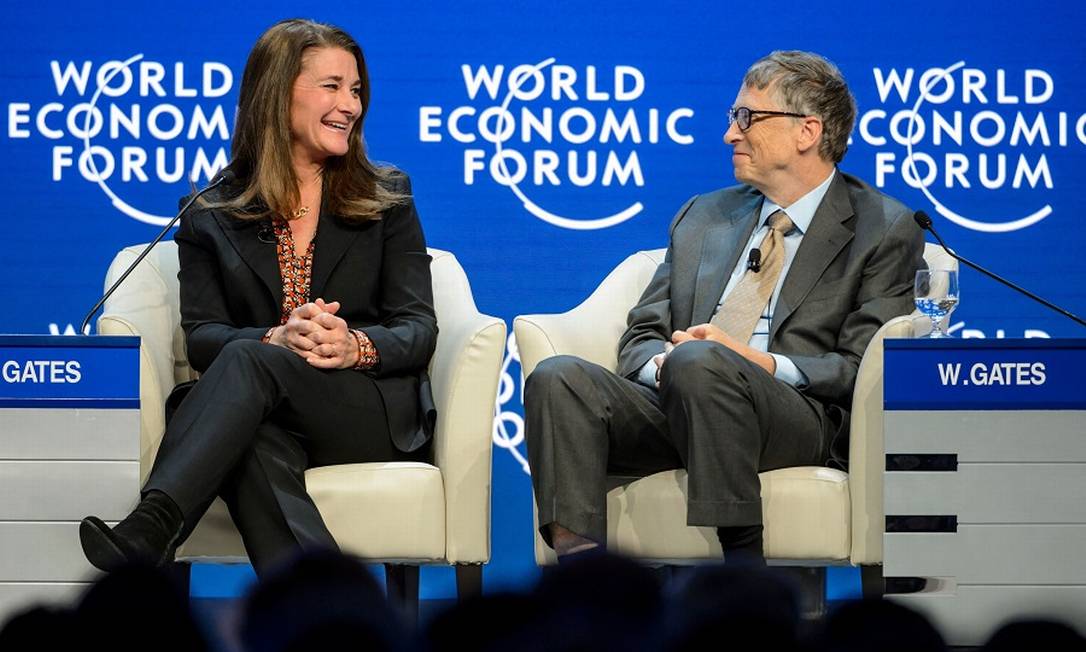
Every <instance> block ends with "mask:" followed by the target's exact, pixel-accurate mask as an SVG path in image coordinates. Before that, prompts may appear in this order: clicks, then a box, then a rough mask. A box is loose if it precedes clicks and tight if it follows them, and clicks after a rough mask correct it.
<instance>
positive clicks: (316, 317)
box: [268, 299, 358, 369]
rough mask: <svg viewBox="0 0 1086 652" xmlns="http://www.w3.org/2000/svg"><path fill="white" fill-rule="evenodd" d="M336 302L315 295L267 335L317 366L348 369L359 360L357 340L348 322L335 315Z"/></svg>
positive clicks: (270, 339)
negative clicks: (317, 297) (325, 300)
mask: <svg viewBox="0 0 1086 652" xmlns="http://www.w3.org/2000/svg"><path fill="white" fill-rule="evenodd" d="M339 307H340V306H339V302H338V301H333V302H331V303H325V302H324V299H317V300H316V301H313V302H312V303H306V304H303V305H300V306H298V307H297V308H295V309H294V310H293V311H292V312H291V313H290V318H289V319H287V323H285V324H283V325H282V326H277V327H276V328H275V329H274V330H273V331H272V334H271V337H270V338H269V339H268V342H269V343H270V344H275V345H276V346H281V347H284V348H287V349H290V350H291V351H294V352H295V353H297V354H298V355H300V356H302V358H304V359H305V361H306V362H308V363H309V364H311V365H313V366H314V367H317V368H319V369H348V368H351V367H354V366H355V365H356V364H358V342H357V341H356V340H355V338H354V335H352V334H351V331H350V329H348V328H347V322H346V321H344V320H343V319H341V318H339V317H337V316H336V313H337V312H339Z"/></svg>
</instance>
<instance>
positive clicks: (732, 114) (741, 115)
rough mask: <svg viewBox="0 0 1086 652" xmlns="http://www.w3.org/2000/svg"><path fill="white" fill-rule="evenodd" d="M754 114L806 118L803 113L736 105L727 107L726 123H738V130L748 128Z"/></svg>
mask: <svg viewBox="0 0 1086 652" xmlns="http://www.w3.org/2000/svg"><path fill="white" fill-rule="evenodd" d="M756 115H766V116H770V117H773V116H788V117H790V118H806V117H807V115H806V114H803V113H791V112H789V111H756V110H754V109H748V108H747V107H745V106H737V107H735V108H734V109H728V124H729V125H731V123H733V122H738V123H739V130H740V131H746V130H747V129H750V125H751V121H752V120H753V119H754V116H756Z"/></svg>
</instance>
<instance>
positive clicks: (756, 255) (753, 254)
mask: <svg viewBox="0 0 1086 652" xmlns="http://www.w3.org/2000/svg"><path fill="white" fill-rule="evenodd" d="M747 269H749V270H750V271H752V272H754V273H755V274H757V273H758V272H760V271H762V250H761V249H759V248H758V247H755V248H753V249H751V250H750V254H749V255H748V256H747Z"/></svg>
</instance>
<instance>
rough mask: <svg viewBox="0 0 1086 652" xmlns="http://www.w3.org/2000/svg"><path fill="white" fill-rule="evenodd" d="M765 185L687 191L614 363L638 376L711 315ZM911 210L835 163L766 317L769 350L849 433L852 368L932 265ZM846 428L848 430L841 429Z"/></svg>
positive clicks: (906, 305) (903, 310)
mask: <svg viewBox="0 0 1086 652" xmlns="http://www.w3.org/2000/svg"><path fill="white" fill-rule="evenodd" d="M762 201H763V195H762V194H761V193H760V192H759V191H757V190H755V189H754V188H751V187H750V186H745V185H740V186H733V187H730V188H724V189H722V190H717V191H715V192H711V193H708V194H705V195H698V196H695V197H693V198H692V199H690V200H689V201H688V202H687V203H686V204H685V205H683V207H682V208H681V209H680V210H679V212H678V214H677V215H676V216H675V218H674V220H673V221H672V223H671V227H670V230H669V236H670V241H669V244H668V250H667V255H666V257H665V259H664V262H663V263H661V264H660V266H659V268H658V269H657V270H656V273H655V275H654V276H653V278H652V280H651V281H650V283H649V285H648V287H647V288H646V289H645V292H644V294H643V295H642V296H641V299H640V301H639V302H638V303H637V305H636V306H634V307H633V309H631V310H630V313H629V316H628V319H627V330H626V333H625V334H624V335H623V336H622V339H621V340H620V342H619V355H618V373H619V375H621V376H625V377H627V378H630V379H636V376H637V374H638V372H639V371H640V369H641V368H642V367H643V366H644V365H645V363H647V362H648V361H649V359H650V358H652V356H654V355H656V354H658V353H661V352H663V350H664V343H665V342H666V341H667V340H670V338H671V333H672V332H673V331H676V330H685V329H686V328H689V327H690V326H693V325H697V324H703V323H706V322H708V321H709V320H710V318H711V317H712V315H713V311H714V310H716V306H717V303H718V302H719V300H720V296H721V294H722V293H723V291H724V286H725V284H726V283H727V281H728V278H729V276H730V275H731V273H732V270H733V269H734V268H735V265H736V263H737V262H738V260H739V256H740V255H741V254H742V253H743V249H744V247H745V245H746V243H747V241H748V240H749V239H750V235H751V233H752V232H753V231H754V227H755V225H756V222H757V219H758V215H759V209H760V208H761V205H762ZM923 253H924V238H923V234H922V232H921V230H920V228H919V227H918V226H917V225H916V223H915V222H914V221H913V213H912V212H911V211H910V210H909V209H907V208H906V207H905V206H904V205H902V204H901V203H900V202H898V201H896V200H894V199H892V198H890V197H888V196H886V195H884V194H882V193H881V192H879V191H878V190H875V189H874V188H872V187H871V186H869V185H867V184H866V183H864V182H863V181H860V180H859V179H857V178H855V177H852V176H849V175H846V174H843V173H841V172H840V171H838V172H837V175H836V178H835V179H834V180H833V182H832V183H831V184H830V187H829V189H828V190H827V192H826V195H825V197H824V198H823V200H822V203H821V204H820V205H819V207H818V210H817V211H816V212H815V215H814V218H813V219H812V220H811V224H810V226H809V228H808V229H807V232H806V233H805V234H804V236H803V240H802V241H801V243H800V246H799V249H798V251H797V252H796V255H795V258H794V259H793V261H792V265H791V267H790V268H789V270H788V275H787V277H786V278H785V279H784V283H783V285H782V287H781V291H780V295H779V297H778V300H777V304H776V308H775V310H774V314H773V320H772V323H771V324H770V332H769V351H770V352H772V353H779V354H781V355H785V356H788V357H789V358H790V359H791V360H792V361H793V362H794V363H795V365H796V367H798V368H799V370H800V371H802V372H803V374H804V375H805V376H806V377H807V380H808V384H807V385H806V386H804V387H801V388H800V389H801V391H803V392H804V393H805V394H807V395H808V396H810V397H812V398H814V399H817V400H819V401H821V402H822V403H823V404H824V405H825V406H826V407H827V410H828V411H829V413H830V414H831V418H833V419H834V420H835V421H836V422H837V425H838V429H839V430H838V437H836V438H835V442H834V448H835V449H838V447H839V446H841V445H842V444H843V443H844V441H847V439H845V437H847V428H848V416H849V415H848V411H849V409H850V406H851V402H852V389H853V385H854V384H855V381H856V371H857V369H858V367H859V364H860V358H861V357H862V356H863V353H864V350H865V349H866V347H867V343H868V342H869V341H870V340H871V337H872V336H873V335H874V334H875V331H877V330H878V328H879V327H880V326H881V325H882V324H883V323H885V322H886V321H888V320H890V319H892V318H893V317H896V316H898V315H903V314H907V313H909V312H911V311H912V307H913V301H912V291H913V279H914V276H915V272H916V270H917V269H923V268H925V263H924V258H923ZM842 435H843V436H842Z"/></svg>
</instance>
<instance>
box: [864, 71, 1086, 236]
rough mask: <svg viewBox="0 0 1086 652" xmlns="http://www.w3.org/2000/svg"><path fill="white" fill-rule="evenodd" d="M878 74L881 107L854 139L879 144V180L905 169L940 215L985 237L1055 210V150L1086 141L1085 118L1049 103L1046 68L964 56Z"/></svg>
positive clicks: (1052, 87)
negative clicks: (996, 64) (972, 61)
mask: <svg viewBox="0 0 1086 652" xmlns="http://www.w3.org/2000/svg"><path fill="white" fill-rule="evenodd" d="M872 72H873V75H874V82H875V90H876V93H877V95H878V102H879V106H877V107H875V108H871V109H868V110H866V111H864V112H863V113H862V114H861V115H860V119H859V121H858V125H857V135H858V136H859V138H860V140H862V142H864V143H866V144H867V145H871V146H873V147H875V148H877V151H876V152H875V159H874V179H875V184H876V185H877V186H879V187H884V186H885V185H886V183H887V181H888V180H889V179H891V178H893V177H895V176H896V175H900V178H901V180H903V181H904V182H905V184H907V185H908V186H910V187H912V188H916V189H918V190H920V192H922V193H923V195H924V197H925V198H926V199H927V200H928V201H929V202H930V203H931V205H932V207H933V208H934V210H935V211H936V212H937V213H938V214H939V215H941V216H943V217H944V218H946V219H948V220H950V221H951V222H953V223H955V224H957V225H959V226H962V227H965V228H967V229H972V230H975V231H981V232H985V233H1004V232H1009V231H1017V230H1020V229H1025V228H1027V227H1030V226H1032V225H1034V224H1037V223H1038V222H1040V221H1041V220H1043V219H1045V218H1046V217H1048V216H1049V215H1051V214H1052V212H1053V208H1052V205H1051V204H1050V203H1049V198H1050V196H1051V193H1050V192H1049V191H1052V190H1053V188H1054V186H1055V178H1056V177H1055V175H1054V173H1053V168H1052V165H1053V163H1052V162H1053V158H1050V154H1051V153H1052V151H1053V150H1054V149H1056V150H1066V149H1067V148H1068V147H1073V146H1076V145H1086V114H1082V115H1078V116H1074V115H1071V114H1069V113H1068V112H1067V111H1061V110H1053V109H1052V108H1051V104H1052V101H1053V98H1054V96H1055V91H1056V84H1055V81H1054V79H1053V77H1052V75H1051V74H1050V73H1048V72H1047V71H1045V70H1040V69H1036V68H1025V69H1020V70H1008V69H1004V68H996V69H982V68H974V67H970V66H967V65H966V62H965V61H958V62H957V63H954V64H953V65H950V66H947V67H945V68H938V67H934V68H929V69H927V70H923V71H918V70H916V69H914V68H905V69H898V68H890V69H888V70H884V69H882V68H874V69H873V70H872ZM1054 158H1059V156H1056V157H1054ZM977 206H980V207H981V208H977Z"/></svg>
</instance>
